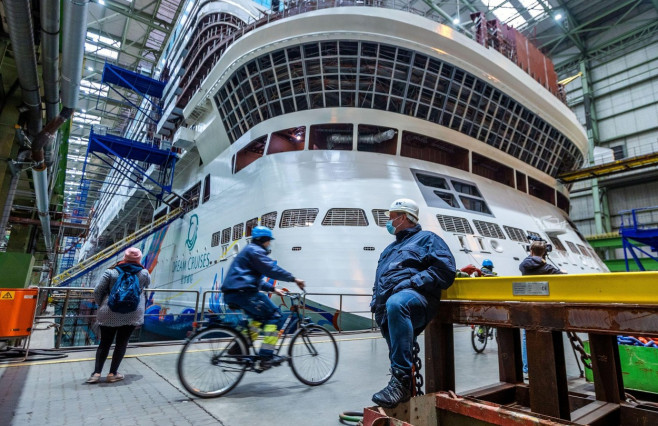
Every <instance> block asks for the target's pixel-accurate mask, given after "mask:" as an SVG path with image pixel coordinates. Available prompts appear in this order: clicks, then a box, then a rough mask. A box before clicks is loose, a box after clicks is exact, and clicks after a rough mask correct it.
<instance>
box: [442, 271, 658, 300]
mask: <svg viewBox="0 0 658 426" xmlns="http://www.w3.org/2000/svg"><path fill="white" fill-rule="evenodd" d="M525 283H533V284H525ZM544 283H545V284H546V286H545V290H544ZM657 283H658V272H618V273H605V274H578V275H530V276H528V275H526V276H523V277H521V276H519V277H482V278H457V279H456V280H455V283H454V284H453V285H452V286H451V287H450V288H449V289H448V290H447V291H444V292H443V296H442V297H441V299H442V300H472V301H516V302H521V301H525V302H544V303H545V302H555V303H559V302H569V303H628V304H643V305H647V304H649V305H658V284H657ZM515 287H516V292H515V291H514V288H515ZM514 293H517V294H516V295H515V294H514ZM533 293H539V294H537V295H532V294H533ZM544 293H548V294H544ZM524 294H525V295H524Z"/></svg>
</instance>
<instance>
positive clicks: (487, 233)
mask: <svg viewBox="0 0 658 426" xmlns="http://www.w3.org/2000/svg"><path fill="white" fill-rule="evenodd" d="M473 224H474V225H475V229H477V230H478V232H479V233H480V235H482V236H484V237H490V238H498V239H500V240H504V239H505V234H503V230H502V229H500V226H498V224H496V223H492V222H485V221H483V220H474V221H473Z"/></svg>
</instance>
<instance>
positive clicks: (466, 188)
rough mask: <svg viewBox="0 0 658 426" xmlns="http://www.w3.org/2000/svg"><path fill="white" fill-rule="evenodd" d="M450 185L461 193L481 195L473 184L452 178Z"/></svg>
mask: <svg viewBox="0 0 658 426" xmlns="http://www.w3.org/2000/svg"><path fill="white" fill-rule="evenodd" d="M452 186H453V188H455V191H457V192H459V193H461V194H466V195H473V196H475V197H482V195H480V191H479V190H478V189H477V187H476V186H475V185H473V184H470V183H466V182H460V181H456V180H453V181H452Z"/></svg>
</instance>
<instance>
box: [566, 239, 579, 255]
mask: <svg viewBox="0 0 658 426" xmlns="http://www.w3.org/2000/svg"><path fill="white" fill-rule="evenodd" d="M565 242H566V243H567V245H568V246H569V250H571V252H572V253H575V254H580V252H579V251H578V247H576V245H575V244H574V243H572V242H571V241H565Z"/></svg>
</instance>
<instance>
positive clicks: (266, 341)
mask: <svg viewBox="0 0 658 426" xmlns="http://www.w3.org/2000/svg"><path fill="white" fill-rule="evenodd" d="M263 331H264V333H263V335H264V338H263V346H261V349H263V348H267V347H268V346H272V347H274V345H276V342H277V341H278V340H279V333H278V330H277V327H276V325H275V324H265V327H264V328H263Z"/></svg>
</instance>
